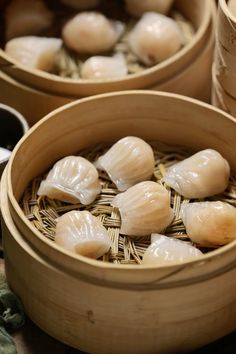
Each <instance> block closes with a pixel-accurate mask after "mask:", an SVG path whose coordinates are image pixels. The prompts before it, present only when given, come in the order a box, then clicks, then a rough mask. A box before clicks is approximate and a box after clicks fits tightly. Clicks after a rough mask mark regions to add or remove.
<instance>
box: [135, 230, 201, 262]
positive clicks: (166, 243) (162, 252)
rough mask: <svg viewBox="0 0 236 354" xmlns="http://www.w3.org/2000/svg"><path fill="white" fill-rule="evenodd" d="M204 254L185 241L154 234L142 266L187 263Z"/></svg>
mask: <svg viewBox="0 0 236 354" xmlns="http://www.w3.org/2000/svg"><path fill="white" fill-rule="evenodd" d="M201 255H202V252H201V251H200V250H199V249H197V248H196V247H194V246H192V245H190V244H189V243H187V242H185V241H181V240H178V239H175V238H173V237H168V236H164V235H159V234H152V237H151V245H150V246H149V247H148V248H147V249H146V251H145V253H144V255H143V260H142V264H147V265H154V266H155V265H156V266H163V265H169V264H171V263H176V262H181V263H182V262H186V261H189V260H191V259H193V258H196V257H199V256H201Z"/></svg>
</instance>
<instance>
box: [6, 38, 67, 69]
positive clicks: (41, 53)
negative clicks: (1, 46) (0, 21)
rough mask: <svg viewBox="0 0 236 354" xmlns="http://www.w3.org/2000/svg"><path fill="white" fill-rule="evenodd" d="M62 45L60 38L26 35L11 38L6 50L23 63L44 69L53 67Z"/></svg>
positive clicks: (30, 66)
mask: <svg viewBox="0 0 236 354" xmlns="http://www.w3.org/2000/svg"><path fill="white" fill-rule="evenodd" d="M61 46H62V40H61V39H60V38H46V37H36V36H26V37H18V38H14V39H11V40H10V41H8V42H7V43H6V46H5V52H6V53H7V54H8V55H9V56H11V57H12V58H13V59H15V60H17V61H19V62H20V63H21V64H23V65H25V66H27V67H29V68H33V69H39V70H44V71H48V72H49V71H51V70H52V69H53V66H54V63H55V58H56V55H57V53H58V51H59V49H60V48H61Z"/></svg>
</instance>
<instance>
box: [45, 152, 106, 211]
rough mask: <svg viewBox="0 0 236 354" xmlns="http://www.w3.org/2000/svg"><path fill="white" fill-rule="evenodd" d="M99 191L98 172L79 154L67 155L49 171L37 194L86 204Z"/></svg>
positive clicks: (91, 200)
mask: <svg viewBox="0 0 236 354" xmlns="http://www.w3.org/2000/svg"><path fill="white" fill-rule="evenodd" d="M100 191H101V185H100V182H99V179H98V172H97V170H96V168H95V167H94V166H93V164H92V163H91V162H89V161H88V160H86V159H84V158H83V157H80V156H67V157H64V158H63V159H61V160H59V161H57V162H56V163H55V165H54V166H53V168H52V169H51V170H50V171H49V173H48V175H47V177H46V179H45V180H43V181H42V182H41V184H40V187H39V190H38V195H39V196H43V195H45V196H47V197H49V198H52V199H58V200H61V201H63V202H68V203H72V204H76V203H79V202H80V203H81V204H84V205H88V204H90V203H92V202H93V201H94V200H95V199H96V197H97V195H98V194H99V193H100Z"/></svg>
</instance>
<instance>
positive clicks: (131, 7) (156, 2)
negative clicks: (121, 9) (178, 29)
mask: <svg viewBox="0 0 236 354" xmlns="http://www.w3.org/2000/svg"><path fill="white" fill-rule="evenodd" d="M173 2H174V0H125V5H126V10H127V12H128V13H129V14H131V15H133V16H136V17H140V16H142V15H143V14H144V13H145V12H149V11H155V12H158V13H161V14H164V15H166V14H167V13H168V12H169V10H170V8H171V6H172V4H173Z"/></svg>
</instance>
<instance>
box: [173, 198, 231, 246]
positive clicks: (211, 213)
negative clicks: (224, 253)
mask: <svg viewBox="0 0 236 354" xmlns="http://www.w3.org/2000/svg"><path fill="white" fill-rule="evenodd" d="M180 216H181V218H182V220H183V223H184V225H185V228H186V232H187V234H188V236H189V237H190V239H191V240H192V241H193V242H195V243H197V244H199V245H201V246H206V247H214V246H221V245H225V244H227V243H229V242H231V241H234V240H236V209H235V208H234V207H233V206H232V205H230V204H227V203H223V202H220V201H217V202H196V203H188V204H183V205H182V207H181V211H180Z"/></svg>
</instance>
